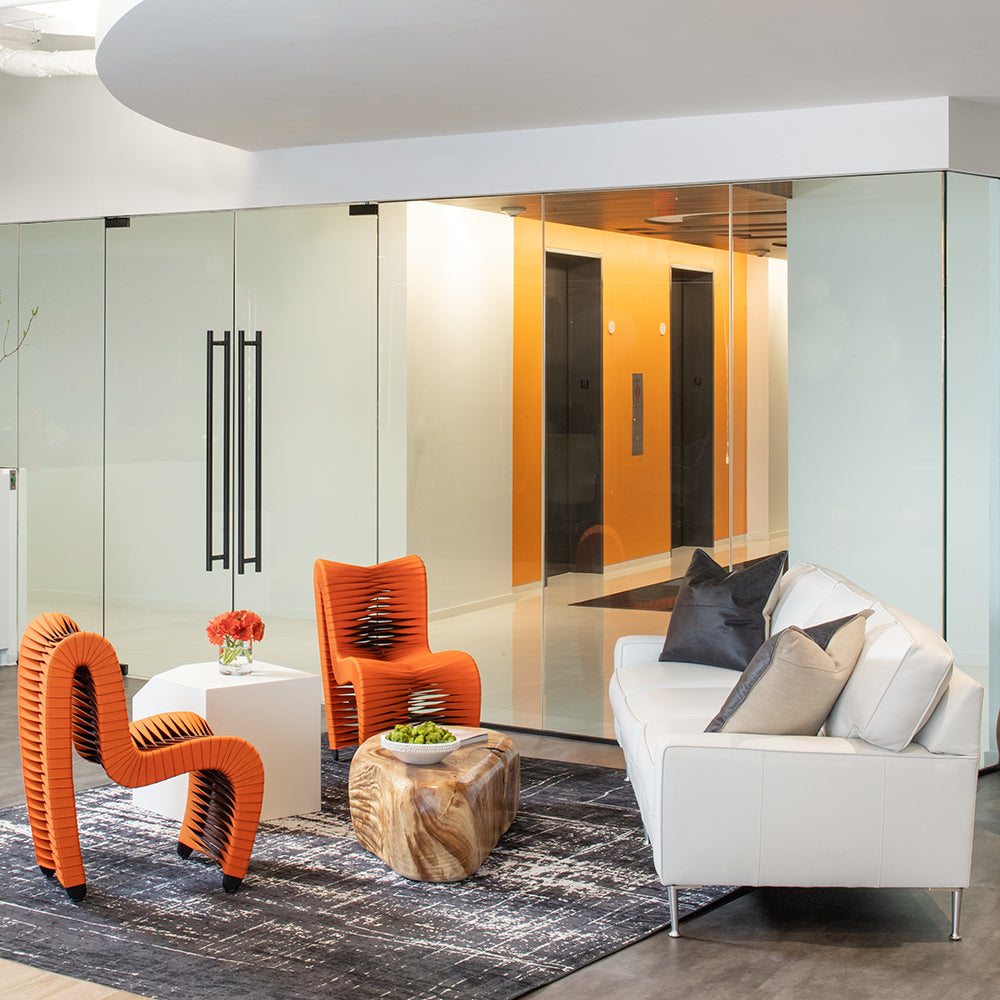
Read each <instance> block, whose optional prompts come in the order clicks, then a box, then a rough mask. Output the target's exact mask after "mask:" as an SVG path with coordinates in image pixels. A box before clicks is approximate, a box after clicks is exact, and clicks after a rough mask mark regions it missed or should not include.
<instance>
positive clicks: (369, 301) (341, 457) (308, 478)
mask: <svg viewBox="0 0 1000 1000" xmlns="http://www.w3.org/2000/svg"><path fill="white" fill-rule="evenodd" d="M377 290H378V218H377V217H376V216H374V215H367V214H365V215H357V214H351V212H350V209H349V207H348V206H346V205H330V206H323V207H306V208H288V209H264V210H260V211H250V212H240V213H239V214H238V215H237V217H236V340H235V342H234V350H235V351H236V352H237V355H236V389H235V395H234V407H235V413H236V419H235V423H234V434H235V436H236V458H235V464H234V469H233V473H234V491H233V492H234V501H233V502H234V511H235V519H234V524H233V530H234V541H233V554H234V565H233V572H234V574H235V590H234V601H235V606H236V607H238V608H249V609H250V610H252V611H255V612H257V613H258V614H259V615H260V616H261V617H262V618H263V619H264V624H265V635H264V640H263V642H262V644H261V646H260V648H259V650H257V651H256V652H255V656H258V657H260V658H261V659H263V660H264V661H267V662H273V663H280V664H283V665H285V666H291V667H296V668H298V669H304V670H310V669H317V665H318V655H319V653H318V644H317V637H316V608H315V598H314V596H313V583H312V579H313V563H314V561H315V560H316V559H317V558H323V559H332V560H335V561H337V562H347V563H355V564H359V565H370V564H371V563H374V562H376V561H377V559H376V556H377V553H376V522H377V512H378V493H377V487H376V476H377V472H378V462H377V448H378V436H377V433H376V424H377V400H378V350H377V333H378V327H377ZM241 344H242V345H243V346H242V347H241V346H240V345H241ZM241 371H242V378H241V375H240V373H241ZM241 456H242V457H241Z"/></svg>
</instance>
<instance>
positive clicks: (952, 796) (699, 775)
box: [610, 563, 983, 889]
mask: <svg viewBox="0 0 1000 1000" xmlns="http://www.w3.org/2000/svg"><path fill="white" fill-rule="evenodd" d="M866 607H870V608H874V609H875V612H876V613H875V614H874V615H873V616H872V618H870V619H869V621H868V630H867V634H866V644H865V649H864V650H863V652H862V656H863V657H865V656H867V660H866V662H865V664H864V671H863V673H862V676H861V678H860V679H859V683H858V685H857V686H856V690H855V691H854V692H853V693H852V694H851V696H850V698H848V699H847V700H846V701H844V699H845V696H846V695H847V688H845V691H844V694H842V695H841V701H844V704H841V703H840V702H838V706H835V709H834V711H833V712H831V716H830V718H829V719H828V720H827V725H826V727H825V729H824V734H823V735H819V736H758V735H742V734H733V733H705V732H704V731H703V730H704V728H705V726H706V725H707V724H708V723H709V721H710V720H711V719H712V718H713V717H714V715H715V713H716V712H717V711H718V709H719V708H720V707H721V705H722V703H723V702H724V701H725V699H726V696H727V695H728V693H729V691H730V690H731V688H732V687H733V685H734V684H735V683H736V681H737V680H738V679H739V677H738V675H736V674H734V672H733V671H730V670H724V669H720V668H718V667H708V666H704V665H699V664H690V663H659V662H658V661H657V657H658V656H659V653H660V650H661V648H662V646H663V637H662V636H626V637H623V638H622V639H620V640H619V641H618V644H617V646H616V648H615V663H614V667H615V669H614V674H613V676H612V678H611V681H610V700H611V706H612V709H613V711H614V718H615V731H616V734H617V736H618V741H619V743H620V744H621V746H622V749H623V750H624V753H625V761H626V766H627V768H628V771H629V776H630V777H631V779H632V785H633V789H634V791H635V795H636V799H637V801H638V804H639V808H640V811H641V813H642V818H643V823H644V825H645V827H646V832H647V835H648V836H649V839H650V843H651V845H652V849H653V863H654V865H655V867H656V871H657V874H658V875H659V877H660V879H661V881H662V882H664V883H665V884H668V885H728V884H732V885H796V886H822V885H836V886H900V887H911V886H924V887H937V888H949V889H958V888H961V887H964V886H967V885H968V884H969V869H970V863H971V853H972V829H973V817H974V812H975V798H976V780H977V774H978V766H979V732H980V714H981V711H982V696H983V690H982V687H981V686H980V685H979V684H977V683H976V682H975V681H973V680H972V679H971V678H969V677H968V676H967V675H965V674H964V673H962V672H961V671H960V670H957V669H954V668H953V667H952V662H951V652H950V650H949V649H948V647H947V645H946V644H945V643H944V642H943V640H941V639H940V638H939V637H938V636H936V635H935V634H934V633H933V632H932V631H931V630H930V629H927V628H926V626H923V625H921V624H920V623H918V622H915V620H914V619H912V618H911V617H910V616H908V615H906V614H904V613H903V612H900V611H898V610H896V609H894V608H890V607H889V606H887V605H884V604H882V603H881V602H879V601H877V600H876V599H875V598H874V597H872V596H871V595H869V594H865V592H864V591H862V590H860V589H859V588H857V587H855V586H854V585H853V584H851V583H850V581H848V580H845V579H844V578H843V577H840V576H838V575H837V574H835V573H832V572H830V571H829V570H824V569H822V568H820V567H815V566H811V565H809V564H805V563H799V564H797V565H796V566H793V567H792V568H791V569H790V570H789V572H788V573H787V574H786V575H785V577H783V578H782V584H781V587H780V592H779V597H778V602H777V605H776V606H775V609H774V612H773V614H772V619H771V620H772V630H773V631H778V630H780V629H781V628H785V627H787V626H788V625H791V624H796V625H800V626H807V625H813V624H817V623H819V622H821V621H827V620H831V619H833V618H837V617H843V616H844V615H847V614H850V613H852V612H855V611H858V610H861V609H863V608H866ZM859 666H860V661H859ZM858 669H859V667H856V668H855V674H856V673H857V670H858ZM852 680H853V675H852ZM849 684H850V682H849ZM835 714H838V718H837V719H834V715H835ZM844 727H846V728H847V729H848V730H849V731H850V732H851V734H852V735H850V736H846V735H845V736H835V735H827V733H828V732H829V730H830V729H831V728H834V729H836V728H844ZM862 731H863V732H865V733H868V734H869V735H871V736H873V737H874V738H875V739H876V740H880V741H884V742H892V743H898V742H899V741H900V740H903V742H902V745H901V746H900V747H899V749H887V748H886V747H885V746H876V745H875V744H874V743H873V742H871V741H869V740H867V739H862V738H861V737H860V736H859V735H857V734H858V733H859V732H862ZM914 734H915V739H911V737H913V736H914Z"/></svg>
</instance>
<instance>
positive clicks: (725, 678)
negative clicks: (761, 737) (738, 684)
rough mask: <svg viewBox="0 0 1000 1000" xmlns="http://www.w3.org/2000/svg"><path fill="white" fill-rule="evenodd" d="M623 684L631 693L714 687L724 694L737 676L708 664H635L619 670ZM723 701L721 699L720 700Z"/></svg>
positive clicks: (730, 687) (620, 680)
mask: <svg viewBox="0 0 1000 1000" xmlns="http://www.w3.org/2000/svg"><path fill="white" fill-rule="evenodd" d="M616 674H617V675H618V679H619V682H620V683H621V684H622V686H623V687H624V688H626V689H627V690H628V692H629V694H636V693H638V692H640V691H649V690H651V689H653V688H669V689H671V690H673V689H677V688H712V689H713V690H718V691H722V692H724V694H723V697H725V694H728V692H729V691H730V690H731V689H732V686H733V680H734V676H735V675H734V674H733V672H732V671H731V670H723V669H722V668H721V667H710V666H708V665H707V664H705V663H659V662H653V663H633V664H629V665H628V666H626V667H621V668H619V669H618V670H617V671H616ZM720 702H721V700H720Z"/></svg>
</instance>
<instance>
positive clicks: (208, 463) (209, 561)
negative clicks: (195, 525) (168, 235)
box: [205, 330, 232, 573]
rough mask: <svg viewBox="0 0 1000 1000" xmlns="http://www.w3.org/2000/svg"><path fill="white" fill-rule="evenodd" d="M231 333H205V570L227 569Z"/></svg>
mask: <svg viewBox="0 0 1000 1000" xmlns="http://www.w3.org/2000/svg"><path fill="white" fill-rule="evenodd" d="M230 344H231V335H230V331H229V330H226V331H225V332H224V333H223V335H222V339H221V340H216V339H215V334H214V332H213V331H212V330H209V331H208V336H207V363H206V376H205V403H206V406H205V410H206V414H205V569H206V570H207V571H208V572H209V573H211V572H212V570H214V569H215V564H216V563H217V562H219V561H221V562H222V568H223V569H229V534H230V531H229V524H230V521H229V510H230V507H231V503H230V500H231V498H230V487H229V483H230V475H229V469H230V458H229V456H230V451H231V446H230V419H231V418H230V413H231V409H232V408H231V393H232V387H231V386H232V377H231V371H230V369H231V347H230ZM217 347H221V348H222V359H223V360H222V365H223V378H222V386H223V389H222V403H223V417H222V552H221V553H218V554H216V552H215V545H214V541H215V532H214V520H215V519H214V516H213V510H212V508H213V502H214V500H215V448H214V443H213V440H212V439H213V436H214V434H215V349H216V348H217Z"/></svg>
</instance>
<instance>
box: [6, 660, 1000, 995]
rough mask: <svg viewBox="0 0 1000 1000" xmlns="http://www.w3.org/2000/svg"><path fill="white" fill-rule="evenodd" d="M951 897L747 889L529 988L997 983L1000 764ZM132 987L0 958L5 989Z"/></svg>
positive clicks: (859, 991)
mask: <svg viewBox="0 0 1000 1000" xmlns="http://www.w3.org/2000/svg"><path fill="white" fill-rule="evenodd" d="M141 683H142V682H141V681H136V680H131V679H130V680H129V681H128V685H127V686H128V688H129V689H130V692H134V690H135V689H136V688H137V687H138V686H139V685H140V684H141ZM513 735H514V738H515V740H516V742H517V744H518V746H519V748H520V750H521V753H522V754H524V755H525V756H536V757H551V758H557V759H565V760H575V761H579V762H582V763H595V764H601V765H604V766H610V767H620V766H621V765H622V758H621V753H620V751H619V750H618V748H617V747H615V746H612V745H608V744H607V743H595V742H586V741H579V740H566V739H557V738H554V737H550V736H536V735H529V734H525V733H514V734H513ZM77 780H78V783H79V784H81V785H84V784H87V785H90V784H98V783H100V782H101V781H102V780H103V775H102V773H101V772H100V771H99V770H98V769H96V768H93V767H92V766H89V765H83V766H81V767H80V769H79V771H78V772H77ZM18 801H23V789H22V785H21V777H20V764H19V755H18V745H17V718H16V671H15V669H14V668H12V667H0V806H6V805H10V804H13V803H15V802H18ZM738 835H739V833H738V831H734V836H738ZM67 905H69V904H67ZM949 906H950V899H949V895H948V894H947V893H942V892H933V893H931V892H927V891H926V890H922V889H912V890H910V889H882V890H867V889H849V890H848V889H755V890H748V891H746V892H744V893H742V894H740V895H738V896H737V897H736V898H731V899H730V900H728V901H727V902H724V903H722V904H720V905H718V906H716V907H715V908H714V909H712V910H710V911H707V912H704V913H702V914H699V915H696V916H694V917H692V918H691V919H689V920H687V921H685V922H684V923H683V924H682V925H681V932H682V935H683V936H682V937H681V938H680V939H679V940H673V939H671V938H669V937H668V936H667V935H666V934H665V933H659V934H654V935H653V936H651V937H649V938H647V939H646V940H644V941H641V942H639V943H637V944H635V945H633V946H631V947H630V948H626V949H624V950H623V951H621V952H618V953H617V954H615V955H611V956H609V957H608V958H606V959H603V960H602V961H599V962H596V963H594V964H593V965H591V966H589V967H587V968H585V969H582V970H580V971H579V972H576V973H574V974H573V975H570V976H568V977H566V978H565V979H563V980H560V981H559V982H556V983H553V984H552V985H550V986H546V987H543V988H542V989H540V990H536V991H535V992H534V993H532V994H531V996H532V997H544V998H545V1000H561V998H566V1000H569V998H571V997H572V998H573V1000H578V998H580V997H601V998H603V1000H653V998H656V1000H663V998H671V997H677V998H681V997H684V998H696V1000H741V998H747V1000H751V998H753V1000H764V998H767V1000H803V998H809V997H811V996H820V995H823V996H827V995H846V996H851V997H852V998H853V1000H883V998H898V1000H950V998H952V997H954V998H961V1000H978V998H983V1000H985V998H987V997H989V998H992V997H993V996H994V995H995V993H996V991H997V987H998V984H1000V772H997V773H990V774H985V775H983V776H982V777H981V779H980V783H979V803H978V809H977V825H976V841H975V850H974V855H973V870H972V885H971V887H970V888H969V889H968V890H967V891H966V893H965V900H964V909H963V916H962V934H963V939H962V941H960V942H951V941H949V940H948V932H949V929H950V917H949ZM0 933H3V929H2V928H0ZM222 975H224V973H223V972H222V971H221V970H220V976H222ZM130 996H131V994H126V993H121V992H118V991H115V990H108V989H106V988H105V987H101V986H96V985H94V984H91V983H84V982H81V981H78V980H71V979H66V978H64V977H61V976H55V975H52V974H49V973H44V972H40V971H38V970H35V969H31V968H28V967H27V966H22V965H18V964H16V963H13V962H5V961H0V997H3V998H4V1000H61V998H64V997H65V998H68V1000H70V998H71V1000H125V998H127V997H130ZM470 1000H474V998H470Z"/></svg>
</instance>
